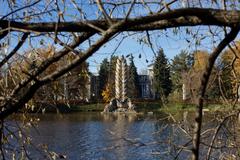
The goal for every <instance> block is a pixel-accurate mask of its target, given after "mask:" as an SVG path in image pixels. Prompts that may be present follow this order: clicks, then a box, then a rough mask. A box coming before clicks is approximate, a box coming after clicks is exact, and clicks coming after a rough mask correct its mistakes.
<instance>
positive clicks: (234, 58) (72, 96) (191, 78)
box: [0, 42, 240, 104]
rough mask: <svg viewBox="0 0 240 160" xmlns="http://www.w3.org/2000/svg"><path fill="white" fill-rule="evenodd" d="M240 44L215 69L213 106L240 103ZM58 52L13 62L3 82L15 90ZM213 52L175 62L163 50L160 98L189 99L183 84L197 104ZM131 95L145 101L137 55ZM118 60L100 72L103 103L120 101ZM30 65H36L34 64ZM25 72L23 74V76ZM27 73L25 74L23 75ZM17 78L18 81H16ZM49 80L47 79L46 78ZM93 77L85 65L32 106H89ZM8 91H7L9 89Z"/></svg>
mask: <svg viewBox="0 0 240 160" xmlns="http://www.w3.org/2000/svg"><path fill="white" fill-rule="evenodd" d="M239 44H240V43H239V42H238V43H236V46H235V47H233V48H231V49H227V50H225V51H224V52H223V53H222V55H221V57H220V58H219V60H218V63H216V64H215V66H214V68H213V71H212V75H211V76H210V80H209V83H208V85H207V92H206V98H207V99H208V100H210V101H217V102H220V101H221V102H227V103H230V102H232V101H233V100H235V99H236V98H239V85H238V83H239V79H240V68H239V67H240V61H239V58H238V57H240V52H239V47H238V46H239ZM54 50H55V49H54V48H47V49H41V48H38V49H34V50H29V51H28V52H26V53H24V54H23V55H22V56H21V57H15V60H14V61H13V62H12V63H11V70H9V71H8V72H3V73H2V74H1V81H0V83H4V84H5V85H6V86H8V90H9V91H10V90H11V89H12V88H13V86H14V84H16V83H18V80H19V79H21V78H23V77H26V76H29V75H28V74H29V73H28V72H24V70H26V71H30V72H31V71H34V70H35V69H36V68H37V67H38V66H39V65H41V64H42V63H43V62H44V60H45V59H46V58H48V57H49V56H51V55H52V54H53V53H54ZM36 53H37V54H36ZM75 56H77V55H75V54H74V53H72V54H68V55H67V56H66V57H64V58H63V59H62V60H61V61H59V62H57V63H53V64H52V65H51V66H50V67H49V68H48V70H47V72H46V73H45V74H51V73H52V72H53V71H54V70H55V69H56V68H58V67H59V66H64V65H66V64H68V63H71V61H72V60H73V59H74V57H75ZM208 57H209V53H208V52H207V51H201V50H197V51H194V52H192V53H187V52H186V51H181V52H180V53H179V54H177V55H176V56H174V58H173V59H172V60H171V61H169V60H168V59H167V58H166V55H165V54H164V51H163V49H159V51H158V52H157V55H156V57H155V59H154V61H153V84H152V91H153V92H154V93H153V98H154V99H160V100H161V101H162V102H166V101H175V102H176V101H177V102H180V101H182V100H183V85H185V90H186V93H187V99H186V101H189V102H192V101H193V100H194V98H196V97H195V96H196V94H197V93H196V91H197V90H198V87H199V85H200V78H199V77H200V75H201V74H202V72H203V70H204V67H205V66H206V65H207V64H206V63H207V59H208ZM127 58H128V63H129V64H128V66H127V91H128V93H127V94H128V96H129V97H130V98H132V99H138V98H141V96H140V95H141V92H142V91H141V88H140V86H139V79H138V76H139V75H138V73H137V68H136V66H135V64H134V57H133V55H132V54H129V55H128V56H127ZM116 60H117V56H111V57H110V59H109V60H108V59H107V58H105V59H103V61H102V62H101V64H100V70H99V73H98V74H99V81H98V83H99V85H98V86H99V97H98V99H99V100H100V101H104V102H109V101H110V99H111V98H113V97H114V96H115V68H116ZM30 61H32V62H34V63H29V62H30ZM20 70H21V72H20ZM22 71H23V72H22ZM13 75H14V76H13ZM40 76H46V75H40ZM90 76H91V73H90V72H89V70H88V63H86V62H85V63H83V64H81V65H79V66H77V67H76V68H74V69H73V70H71V71H69V72H68V73H67V74H66V75H64V76H62V77H60V78H58V79H57V80H55V81H53V82H51V83H49V84H47V85H45V86H43V87H42V88H41V89H39V91H38V92H36V93H35V95H34V97H33V99H32V100H31V101H30V103H38V102H41V101H42V102H43V101H45V102H51V103H53V104H55V103H57V102H59V101H62V102H70V101H74V102H76V103H77V102H85V101H86V100H87V101H88V99H86V97H87V98H89V97H90V93H89V92H90V90H89V89H90V88H89V87H90ZM5 91H6V89H5Z"/></svg>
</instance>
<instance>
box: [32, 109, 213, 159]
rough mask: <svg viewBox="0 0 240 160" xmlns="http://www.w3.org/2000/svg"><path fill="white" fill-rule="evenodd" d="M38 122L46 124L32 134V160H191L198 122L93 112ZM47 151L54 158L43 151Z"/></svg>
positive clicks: (178, 117)
mask: <svg viewBox="0 0 240 160" xmlns="http://www.w3.org/2000/svg"><path fill="white" fill-rule="evenodd" d="M37 117H39V118H40V119H41V121H40V122H39V123H38V125H37V126H36V128H35V129H33V128H32V129H30V131H29V133H28V134H30V136H31V138H32V140H33V144H34V147H30V148H29V149H30V154H29V156H30V157H31V158H32V159H46V157H47V156H49V155H53V153H57V154H58V156H56V157H59V155H60V158H61V157H62V158H66V159H70V160H81V159H83V160H87V159H91V160H92V159H97V160H105V159H106V160H109V159H119V160H141V159H143V160H154V159H156V160H157V159H167V160H168V159H169V160H170V159H189V157H190V155H191V152H190V151H186V150H183V149H181V147H182V146H184V147H188V148H189V149H190V148H191V143H190V141H191V137H190V136H189V135H188V134H187V133H186V132H191V131H192V125H191V124H190V122H192V121H193V117H194V116H193V115H192V114H190V113H188V112H183V113H178V114H177V115H175V116H174V117H172V116H169V115H167V114H164V113H158V114H143V115H135V114H129V115H124V114H121V115H113V114H101V113H91V112H88V113H83V112H80V113H71V114H49V113H48V114H43V115H42V114H39V115H37ZM205 119H206V121H208V118H207V117H206V118H205ZM186 120H187V121H186ZM208 122H209V121H208ZM211 124H212V123H209V125H211ZM209 125H208V127H209ZM43 146H44V148H45V149H46V148H48V151H49V152H48V153H50V154H46V152H44V151H43V149H42V148H43ZM36 148H40V150H38V149H36ZM179 151H181V152H179Z"/></svg>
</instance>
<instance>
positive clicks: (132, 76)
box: [127, 55, 140, 98]
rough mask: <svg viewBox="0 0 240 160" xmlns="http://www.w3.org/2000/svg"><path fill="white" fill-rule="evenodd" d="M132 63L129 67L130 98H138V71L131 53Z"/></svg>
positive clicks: (128, 85)
mask: <svg viewBox="0 0 240 160" xmlns="http://www.w3.org/2000/svg"><path fill="white" fill-rule="evenodd" d="M129 60H130V64H129V67H128V83H127V87H128V96H129V98H137V97H138V96H139V93H140V91H139V87H138V73H137V68H136V66H135V64H134V61H133V56H132V55H131V56H130V58H129Z"/></svg>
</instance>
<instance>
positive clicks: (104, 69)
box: [99, 58, 109, 96]
mask: <svg viewBox="0 0 240 160" xmlns="http://www.w3.org/2000/svg"><path fill="white" fill-rule="evenodd" d="M108 75H109V62H108V59H107V58H105V59H104V60H103V61H102V63H101V65H100V70H99V93H100V96H101V95H102V92H103V90H104V89H105V87H106V85H107V82H108Z"/></svg>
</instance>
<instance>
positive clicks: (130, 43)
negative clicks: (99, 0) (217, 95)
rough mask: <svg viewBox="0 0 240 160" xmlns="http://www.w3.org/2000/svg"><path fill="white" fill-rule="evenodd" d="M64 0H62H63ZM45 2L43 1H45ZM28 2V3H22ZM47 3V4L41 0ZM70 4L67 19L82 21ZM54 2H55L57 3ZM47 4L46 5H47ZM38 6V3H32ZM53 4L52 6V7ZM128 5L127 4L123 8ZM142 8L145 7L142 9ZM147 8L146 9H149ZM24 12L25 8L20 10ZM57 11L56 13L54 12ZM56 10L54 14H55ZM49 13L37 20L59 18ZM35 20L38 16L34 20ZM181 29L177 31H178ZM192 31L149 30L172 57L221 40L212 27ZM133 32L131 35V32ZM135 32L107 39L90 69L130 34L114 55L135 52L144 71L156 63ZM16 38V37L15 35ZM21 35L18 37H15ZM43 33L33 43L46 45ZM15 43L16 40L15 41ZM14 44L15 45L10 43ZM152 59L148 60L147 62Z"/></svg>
mask: <svg viewBox="0 0 240 160" xmlns="http://www.w3.org/2000/svg"><path fill="white" fill-rule="evenodd" d="M20 2H21V1H18V3H19V4H18V5H20V4H21V3H20ZM59 2H61V1H59ZM41 3H42V2H40V4H41ZM21 5H24V4H21ZM41 5H43V4H41ZM65 5H66V8H67V10H66V11H67V12H68V14H66V17H65V18H66V20H67V21H79V20H81V19H82V18H83V17H81V16H80V15H79V12H78V11H77V10H76V9H74V7H73V5H72V4H71V3H67V2H66V1H64V5H63V6H65ZM78 5H79V6H81V7H82V8H83V9H84V12H85V13H86V17H87V18H88V19H94V18H96V14H101V13H99V12H98V11H97V6H96V5H90V6H89V4H88V3H86V2H85V1H80V2H79V4H78ZM0 6H6V2H5V4H4V3H2V4H1V5H0ZM53 6H54V5H53ZM43 7H44V5H43ZM2 8H4V9H2V10H0V15H4V14H6V13H7V12H8V9H7V7H2ZM32 8H33V9H35V7H32ZM50 9H51V8H49V10H50ZM122 9H124V8H122ZM151 9H153V10H157V8H156V9H155V8H154V6H151ZM140 10H141V11H140ZM142 10H143V8H141V7H139V8H138V7H137V8H136V10H135V12H134V13H137V14H144V13H143V11H142ZM40 11H41V9H40V8H38V10H37V12H40ZM145 12H146V11H145ZM119 13H120V14H119ZM19 14H20V15H21V12H20V13H19ZM54 14H56V13H54ZM54 14H53V15H54ZM74 15H76V16H74ZM119 15H122V14H121V11H116V13H115V14H114V16H115V17H118V16H119ZM48 16H49V15H47V14H45V15H42V17H41V19H40V20H37V21H43V20H44V21H56V15H54V16H53V17H51V18H49V17H48ZM33 21H34V20H33ZM212 29H213V32H216V35H219V37H222V36H221V34H219V33H218V30H217V29H216V27H212ZM176 30H177V32H176ZM190 30H191V34H186V28H185V27H183V28H182V29H181V30H179V29H168V30H167V31H154V32H149V33H150V34H151V42H152V43H153V48H154V50H155V52H157V50H158V49H159V48H162V49H163V50H164V53H165V54H166V56H167V58H168V59H169V60H170V59H172V58H173V57H174V56H175V55H176V54H178V53H180V51H181V50H186V51H189V52H191V51H193V50H196V49H202V50H207V51H210V50H212V48H213V47H214V44H212V43H211V42H216V43H215V44H217V42H218V41H219V37H213V38H211V35H209V28H208V27H191V29H190ZM195 33H197V36H196V37H195V38H193V37H194V34H195ZM129 34H131V36H129ZM132 34H133V33H123V34H121V35H119V36H117V37H115V38H114V39H113V40H111V41H110V42H109V43H107V44H106V45H105V46H103V47H102V48H101V49H100V50H99V51H97V53H96V54H94V55H93V56H92V57H91V58H90V59H89V60H88V62H89V66H90V67H89V70H90V71H91V72H93V73H96V72H98V68H99V65H100V63H101V62H102V60H103V59H104V58H110V56H111V55H112V53H113V52H114V50H115V49H116V47H117V46H118V43H119V41H121V38H122V37H123V36H125V37H126V38H125V39H124V40H123V42H122V43H121V45H120V46H119V47H118V49H117V50H116V52H115V54H114V55H118V56H121V55H125V56H126V55H128V54H131V53H132V54H133V56H134V61H135V65H136V66H137V68H138V72H139V73H141V71H142V70H144V69H147V66H148V65H149V64H151V63H152V61H153V60H154V53H153V51H152V50H151V48H150V47H149V45H147V44H146V43H144V42H143V41H144V40H145V41H146V32H143V33H138V34H136V35H132ZM11 38H13V37H11ZM14 38H15V39H17V37H14ZM41 38H42V37H39V38H36V39H35V41H34V40H33V41H32V45H33V47H43V46H41V45H40V44H39V40H40V39H41ZM43 39H44V40H45V42H46V44H45V45H46V46H47V44H49V43H50V44H54V43H53V41H52V40H51V39H49V38H43ZM139 39H142V40H143V41H141V43H140V41H139ZM197 39H201V40H202V43H201V45H199V46H196V45H195V42H196V41H197ZM12 42H13V43H14V42H15V41H14V40H13V41H12ZM29 44H30V42H28V44H26V45H24V46H23V47H22V49H21V50H28V49H30V47H31V46H30V45H29ZM11 45H13V46H15V44H11ZM84 46H86V47H87V45H83V46H80V47H79V48H81V49H86V48H85V47H84ZM10 47H12V46H10ZM56 48H59V49H60V48H61V47H60V46H58V45H56ZM139 55H141V58H139ZM146 60H147V61H148V63H147V62H146Z"/></svg>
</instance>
